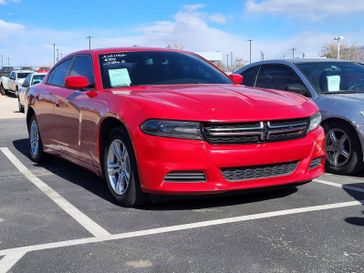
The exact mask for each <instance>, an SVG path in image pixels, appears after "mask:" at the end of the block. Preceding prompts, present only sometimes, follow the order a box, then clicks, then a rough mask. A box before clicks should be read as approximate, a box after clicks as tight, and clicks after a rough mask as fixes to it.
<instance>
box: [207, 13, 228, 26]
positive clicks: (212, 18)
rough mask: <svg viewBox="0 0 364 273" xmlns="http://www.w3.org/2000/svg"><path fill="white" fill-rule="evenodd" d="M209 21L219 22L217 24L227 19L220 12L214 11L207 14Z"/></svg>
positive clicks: (223, 22)
mask: <svg viewBox="0 0 364 273" xmlns="http://www.w3.org/2000/svg"><path fill="white" fill-rule="evenodd" d="M209 19H210V21H212V22H215V23H219V24H225V23H227V21H228V18H227V17H226V16H225V15H223V14H221V13H215V14H212V15H210V16H209Z"/></svg>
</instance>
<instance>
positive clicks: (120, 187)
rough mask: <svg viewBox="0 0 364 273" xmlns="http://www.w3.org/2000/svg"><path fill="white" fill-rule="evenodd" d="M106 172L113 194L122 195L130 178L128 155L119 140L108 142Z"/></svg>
mask: <svg viewBox="0 0 364 273" xmlns="http://www.w3.org/2000/svg"><path fill="white" fill-rule="evenodd" d="M107 173H108V177H109V183H110V186H111V188H112V189H113V191H114V192H115V194H117V195H119V196H120V195H123V194H125V192H126V191H127V190H128V187H129V184H130V178H131V175H130V173H131V167H130V157H129V153H128V150H127V149H126V147H125V145H124V144H123V143H122V141H121V140H119V139H115V140H113V141H112V142H111V143H110V146H109V149H108V153H107Z"/></svg>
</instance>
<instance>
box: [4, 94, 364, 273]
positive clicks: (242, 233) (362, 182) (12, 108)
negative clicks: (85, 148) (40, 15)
mask: <svg viewBox="0 0 364 273" xmlns="http://www.w3.org/2000/svg"><path fill="white" fill-rule="evenodd" d="M16 109H17V104H16V102H15V99H14V98H8V97H4V96H0V129H1V130H0V132H1V136H0V273H3V272H27V273H31V272H191V273H192V272H320V273H323V272H350V273H354V272H355V273H361V272H364V259H363V257H364V207H363V204H364V173H363V174H361V175H358V176H355V177H354V176H337V175H329V174H327V175H324V176H322V177H321V178H320V179H317V180H315V181H313V182H311V183H309V184H306V185H302V186H300V187H297V188H288V189H280V190H275V191H270V192H260V193H251V194H238V195H234V196H213V197H200V198H181V197H179V198H157V199H156V200H155V202H154V203H152V204H150V205H147V206H145V207H142V208H139V209H133V208H122V207H119V206H117V205H115V204H114V203H113V201H112V198H111V196H110V194H109V193H108V192H107V190H106V186H105V185H104V182H103V181H102V180H101V179H100V178H98V177H97V176H95V175H94V174H92V173H90V172H88V171H86V170H84V169H82V168H80V167H77V166H75V165H73V164H71V163H68V162H66V161H64V160H62V159H58V158H55V157H50V158H49V160H48V161H47V162H46V163H45V164H42V165H37V164H34V163H33V162H31V161H30V159H29V157H28V142H27V132H26V126H25V121H24V115H23V114H21V113H17V112H16Z"/></svg>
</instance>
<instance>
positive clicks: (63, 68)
mask: <svg viewBox="0 0 364 273" xmlns="http://www.w3.org/2000/svg"><path fill="white" fill-rule="evenodd" d="M71 62H72V59H68V60H66V61H64V62H62V63H60V64H59V65H57V66H56V67H55V68H54V69H53V70H52V72H51V73H50V75H49V79H48V83H49V84H51V85H57V86H61V87H63V86H64V81H65V78H66V76H67V73H68V69H69V66H70V64H71Z"/></svg>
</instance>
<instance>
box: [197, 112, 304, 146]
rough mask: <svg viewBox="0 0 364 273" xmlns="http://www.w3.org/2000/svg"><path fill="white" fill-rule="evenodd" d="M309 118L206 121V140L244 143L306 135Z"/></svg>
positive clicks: (214, 142)
mask: <svg viewBox="0 0 364 273" xmlns="http://www.w3.org/2000/svg"><path fill="white" fill-rule="evenodd" d="M308 126H309V119H308V118H305V119H294V120H279V121H261V122H249V123H214V122H209V123H204V124H203V126H202V130H203V134H204V136H205V138H206V140H207V141H208V142H209V143H211V144H243V143H262V142H273V141H285V140H291V139H297V138H301V137H304V136H305V135H306V134H307V129H308Z"/></svg>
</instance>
